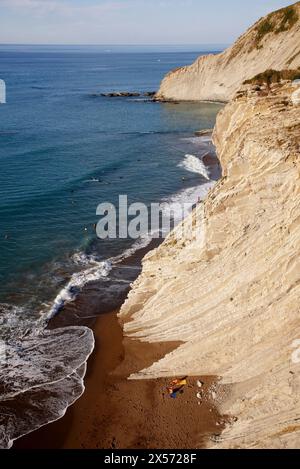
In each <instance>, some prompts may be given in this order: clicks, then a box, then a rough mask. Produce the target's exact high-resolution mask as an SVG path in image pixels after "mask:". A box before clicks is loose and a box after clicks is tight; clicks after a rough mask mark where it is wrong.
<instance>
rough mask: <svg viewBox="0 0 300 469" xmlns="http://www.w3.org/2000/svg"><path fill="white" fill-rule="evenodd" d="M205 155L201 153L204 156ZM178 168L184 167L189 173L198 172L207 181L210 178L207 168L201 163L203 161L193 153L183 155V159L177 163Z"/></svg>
mask: <svg viewBox="0 0 300 469" xmlns="http://www.w3.org/2000/svg"><path fill="white" fill-rule="evenodd" d="M204 156H205V155H203V157H204ZM178 166H179V167H180V168H184V169H186V170H187V171H190V172H191V173H196V174H200V175H201V176H203V177H204V178H205V179H207V180H208V181H209V180H210V175H209V170H208V168H207V167H206V166H205V164H204V163H203V161H202V160H201V159H200V158H198V157H197V156H195V155H189V154H187V155H185V158H184V160H183V161H182V162H181V163H179V165H178Z"/></svg>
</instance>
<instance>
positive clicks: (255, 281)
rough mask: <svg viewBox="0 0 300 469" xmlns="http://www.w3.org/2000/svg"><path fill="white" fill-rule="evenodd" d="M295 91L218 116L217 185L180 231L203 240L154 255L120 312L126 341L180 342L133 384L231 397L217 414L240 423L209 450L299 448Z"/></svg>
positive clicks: (242, 101)
mask: <svg viewBox="0 0 300 469" xmlns="http://www.w3.org/2000/svg"><path fill="white" fill-rule="evenodd" d="M299 89H300V87H299ZM299 89H297V87H296V88H295V85H294V86H292V84H285V85H283V86H281V87H274V88H273V90H272V91H271V92H270V93H269V94H268V95H267V96H261V93H259V92H258V93H256V92H254V91H253V89H251V87H249V89H247V90H246V91H245V92H244V93H243V95H241V94H239V95H238V96H239V97H236V98H235V99H234V100H232V102H231V103H229V104H228V105H227V106H226V107H225V108H224V109H223V110H222V111H221V112H220V114H219V115H218V118H217V124H216V128H215V130H214V134H213V139H214V142H215V145H216V148H217V153H218V156H219V159H220V161H221V165H222V168H223V176H222V178H221V180H220V181H219V182H218V183H217V185H216V186H215V187H214V188H213V189H212V190H211V191H210V193H209V195H208V196H207V199H206V200H205V202H204V203H203V204H199V205H198V206H197V208H196V209H195V210H194V212H193V213H192V214H191V215H190V216H189V218H188V219H186V221H185V222H184V225H185V224H187V223H188V222H190V219H191V218H192V219H193V220H194V222H195V220H196V221H197V222H198V224H200V228H201V229H200V235H199V233H198V231H197V232H196V228H194V230H195V233H194V237H193V236H190V235H189V236H187V235H186V236H183V237H182V238H181V239H180V238H179V239H178V237H176V236H175V235H176V230H175V232H173V233H171V235H169V237H168V238H167V239H166V240H165V242H164V243H163V244H162V245H161V246H160V247H159V248H158V249H156V250H155V251H152V252H151V253H149V254H148V255H147V256H146V258H145V260H144V262H143V271H142V273H141V275H140V277H139V278H138V279H137V281H136V282H135V283H134V284H133V288H132V290H131V292H130V294H129V297H128V299H127V301H126V302H125V304H124V305H123V307H122V309H121V312H120V317H121V319H122V322H123V323H124V333H125V334H126V335H127V336H130V337H133V338H138V339H139V340H142V341H147V342H157V341H159V342H161V341H181V342H183V344H182V345H181V346H180V347H179V348H177V349H176V350H175V351H173V352H172V353H170V354H168V355H167V356H165V357H164V358H163V359H162V360H160V361H158V362H156V363H154V364H153V365H152V366H151V367H150V368H148V369H145V370H142V371H141V372H140V373H137V374H135V375H133V376H131V378H132V379H146V378H157V377H162V376H181V375H182V376H185V375H193V376H201V375H203V376H205V375H214V376H219V377H220V386H222V385H223V384H224V385H226V386H225V387H226V388H227V385H228V386H229V388H230V389H231V392H230V394H229V396H227V397H226V398H225V399H223V401H222V402H219V406H220V410H221V412H223V413H225V414H228V415H231V416H233V417H236V418H235V419H231V420H232V421H234V420H236V422H235V423H233V424H232V422H231V424H230V425H228V426H227V428H226V430H225V431H224V432H223V433H222V436H221V438H220V441H219V442H218V443H216V442H213V441H211V445H210V446H211V447H217V448H256V447H259V448H266V447H271V448H297V447H300V373H299V372H300V305H299V297H300V252H299V251H300V177H299V170H300V106H299V100H298V99H294V98H295V96H296V97H297V96H299ZM194 224H195V223H194ZM195 226H198V225H197V224H195ZM179 228H181V226H180V227H179ZM198 229H199V227H198ZM177 231H178V229H177ZM196 235H197V236H196ZM217 400H218V398H217Z"/></svg>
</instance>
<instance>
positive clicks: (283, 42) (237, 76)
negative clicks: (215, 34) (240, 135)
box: [156, 2, 300, 102]
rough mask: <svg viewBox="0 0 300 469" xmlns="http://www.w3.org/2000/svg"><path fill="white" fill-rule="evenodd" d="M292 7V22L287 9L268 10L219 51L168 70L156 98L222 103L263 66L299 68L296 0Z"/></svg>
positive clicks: (299, 28) (299, 9) (299, 29)
mask: <svg viewBox="0 0 300 469" xmlns="http://www.w3.org/2000/svg"><path fill="white" fill-rule="evenodd" d="M290 8H291V7H290ZM293 8H294V10H295V15H297V16H298V21H296V22H295V23H294V24H293V21H291V23H289V18H291V16H290V13H289V10H288V11H287V10H286V9H282V10H279V11H277V12H274V13H271V14H270V15H269V16H268V17H266V18H262V19H261V20H259V21H258V22H257V23H256V24H255V25H254V26H252V27H251V28H250V29H249V30H248V31H247V32H246V33H245V34H244V35H243V36H241V37H240V38H239V39H238V40H237V41H236V43H235V44H234V45H233V46H232V47H230V48H229V49H227V50H225V51H224V52H223V53H221V54H217V55H213V54H210V55H206V56H200V57H199V58H198V59H197V60H196V61H195V62H194V63H193V64H192V65H190V66H185V67H181V68H179V69H177V70H174V71H172V72H170V73H169V74H168V75H167V76H166V77H165V78H164V80H163V81H162V83H161V86H160V89H159V91H158V93H157V95H156V98H157V99H159V100H176V101H180V100H183V101H195V100H196V101H199V100H212V101H225V102H226V101H229V100H230V99H232V98H233V96H234V94H235V92H236V91H237V90H238V89H239V88H240V86H241V85H242V83H243V82H244V81H245V80H247V79H251V78H252V77H254V76H256V75H257V74H259V73H262V72H264V71H265V70H267V69H275V70H284V69H297V68H298V67H300V2H297V3H296V4H294V5H293ZM285 18H287V22H284V21H285ZM289 24H290V25H291V27H290V26H289ZM269 30H270V31H269Z"/></svg>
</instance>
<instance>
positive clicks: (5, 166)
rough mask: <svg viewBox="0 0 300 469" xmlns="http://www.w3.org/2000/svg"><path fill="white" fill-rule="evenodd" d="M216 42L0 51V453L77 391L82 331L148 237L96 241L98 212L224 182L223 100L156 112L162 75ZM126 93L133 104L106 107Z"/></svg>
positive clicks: (118, 286) (53, 416) (183, 196)
mask: <svg viewBox="0 0 300 469" xmlns="http://www.w3.org/2000/svg"><path fill="white" fill-rule="evenodd" d="M220 50H222V46H221V45H220V46H201V45H196V46H172V47H171V46H170V47H167V46H155V47H154V46H153V47H150V46H148V47H146V46H63V45H62V46H26V45H22V46H21V45H10V46H8V45H0V79H2V80H4V81H5V83H6V93H7V96H6V101H7V102H6V104H2V105H0V165H1V166H0V167H1V171H0V447H2V448H9V447H11V446H12V444H13V441H14V440H15V439H17V438H20V437H21V436H23V435H25V434H27V433H29V432H31V431H33V430H35V429H38V428H39V427H41V426H43V425H46V424H48V423H49V422H52V421H55V420H57V419H59V418H60V417H62V416H63V415H64V413H65V412H66V409H67V408H68V407H69V406H70V405H71V404H72V403H73V402H75V401H76V400H77V399H78V398H79V397H80V396H81V395H82V393H83V392H84V375H85V373H86V368H87V360H88V357H89V356H90V354H91V353H92V351H93V348H94V336H93V333H92V330H91V324H92V322H91V321H93V320H94V319H95V318H96V317H97V316H98V315H99V314H104V313H105V312H107V311H111V310H112V309H115V308H118V307H119V306H120V305H121V303H122V301H124V298H125V297H126V295H127V293H128V291H129V289H130V284H131V283H132V282H133V281H134V280H135V278H136V277H137V275H138V273H139V271H140V259H141V257H142V254H143V253H144V252H146V250H147V249H149V248H150V247H151V243H152V242H153V239H152V236H151V232H148V233H145V234H144V235H143V236H141V237H140V238H139V239H123V238H122V239H107V240H103V239H99V238H98V237H97V233H96V231H95V226H96V224H97V222H98V221H99V216H97V214H96V210H97V206H98V205H99V204H101V203H103V202H107V203H111V204H114V205H115V206H118V200H119V195H126V196H127V197H128V203H129V204H130V203H136V202H138V203H143V204H146V205H147V206H150V204H151V203H164V204H166V205H168V204H169V205H170V204H171V205H172V204H174V203H178V202H180V203H183V202H184V203H186V202H188V203H190V205H191V207H192V206H193V205H194V204H195V203H197V201H198V200H199V198H204V197H205V195H206V194H207V192H208V190H209V189H210V188H211V187H212V186H213V185H214V183H215V182H216V181H217V179H218V178H219V176H220V166H219V164H218V162H217V161H216V160H215V161H214V162H213V164H211V163H207V164H206V163H205V159H204V156H206V155H207V154H210V155H213V156H214V148H213V145H212V142H211V140H210V139H209V138H207V137H196V136H195V131H198V130H201V129H207V128H212V127H213V126H214V123H215V119H216V115H217V113H218V112H219V111H220V109H221V108H222V104H221V103H212V102H203V103H157V102H153V101H152V100H151V98H150V97H148V96H144V94H145V93H148V92H154V91H156V90H157V89H158V87H159V83H160V81H161V80H162V78H163V77H164V75H165V74H166V73H168V72H169V71H170V70H171V69H174V68H177V67H179V66H182V65H187V64H190V63H192V62H193V61H194V60H195V59H196V58H197V57H198V56H199V55H201V54H207V53H216V52H219V51H220ZM117 91H126V92H138V93H139V94H140V96H138V97H136V96H134V97H120V98H111V97H106V96H102V94H105V93H110V92H117Z"/></svg>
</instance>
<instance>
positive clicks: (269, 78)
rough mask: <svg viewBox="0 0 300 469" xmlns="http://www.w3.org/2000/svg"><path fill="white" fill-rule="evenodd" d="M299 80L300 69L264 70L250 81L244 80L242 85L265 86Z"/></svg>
mask: <svg viewBox="0 0 300 469" xmlns="http://www.w3.org/2000/svg"><path fill="white" fill-rule="evenodd" d="M297 79H300V68H298V69H297V70H272V69H270V70H266V71H265V72H263V73H259V74H258V75H256V76H255V77H253V78H251V79H250V80H246V81H245V82H244V85H251V84H253V85H267V86H270V85H271V84H272V83H280V82H281V81H282V80H297Z"/></svg>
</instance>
